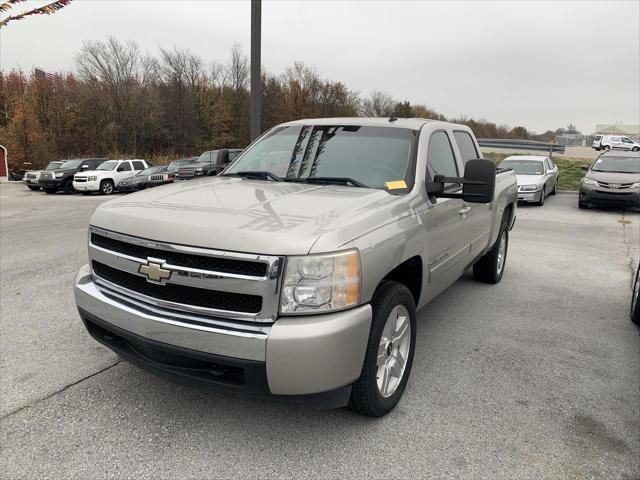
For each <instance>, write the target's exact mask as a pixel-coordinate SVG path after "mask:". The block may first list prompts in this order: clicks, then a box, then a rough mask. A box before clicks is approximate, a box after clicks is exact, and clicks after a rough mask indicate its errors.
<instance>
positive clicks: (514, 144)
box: [478, 138, 564, 155]
mask: <svg viewBox="0 0 640 480" xmlns="http://www.w3.org/2000/svg"><path fill="white" fill-rule="evenodd" d="M478 145H480V147H484V148H503V149H508V150H535V151H540V152H549V155H551V154H552V153H564V145H558V144H557V143H546V142H537V141H535V140H514V139H502V138H479V139H478Z"/></svg>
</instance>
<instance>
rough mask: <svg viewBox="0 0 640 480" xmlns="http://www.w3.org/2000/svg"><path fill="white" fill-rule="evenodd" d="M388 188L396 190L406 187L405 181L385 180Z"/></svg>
mask: <svg viewBox="0 0 640 480" xmlns="http://www.w3.org/2000/svg"><path fill="white" fill-rule="evenodd" d="M384 186H385V187H387V188H388V189H389V190H398V189H400V188H407V182H405V181H404V180H396V181H394V182H387V183H385V184H384Z"/></svg>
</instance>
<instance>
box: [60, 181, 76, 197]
mask: <svg viewBox="0 0 640 480" xmlns="http://www.w3.org/2000/svg"><path fill="white" fill-rule="evenodd" d="M62 191H63V192H64V194H65V195H71V194H72V193H76V189H75V188H73V180H67V181H66V182H64V186H63V187H62Z"/></svg>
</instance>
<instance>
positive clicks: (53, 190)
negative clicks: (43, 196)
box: [44, 188, 58, 194]
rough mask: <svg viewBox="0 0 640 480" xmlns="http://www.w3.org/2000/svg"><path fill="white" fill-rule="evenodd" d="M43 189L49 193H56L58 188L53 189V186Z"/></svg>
mask: <svg viewBox="0 0 640 480" xmlns="http://www.w3.org/2000/svg"><path fill="white" fill-rule="evenodd" d="M44 191H45V192H46V193H49V194H51V193H56V192H57V191H58V190H57V189H55V188H45V189H44Z"/></svg>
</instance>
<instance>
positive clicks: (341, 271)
mask: <svg viewBox="0 0 640 480" xmlns="http://www.w3.org/2000/svg"><path fill="white" fill-rule="evenodd" d="M360 285H361V275H360V254H359V253H358V251H357V250H346V251H343V252H336V253H328V254H321V255H305V256H301V257H289V258H287V268H286V270H285V275H284V281H283V285H282V296H281V300H280V313H283V314H292V313H301V312H327V311H331V310H343V309H345V308H349V307H353V306H356V305H358V303H359V302H360Z"/></svg>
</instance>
